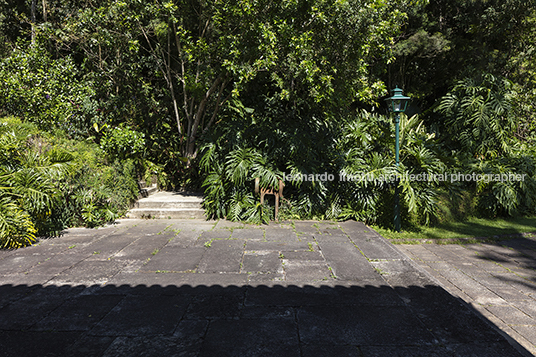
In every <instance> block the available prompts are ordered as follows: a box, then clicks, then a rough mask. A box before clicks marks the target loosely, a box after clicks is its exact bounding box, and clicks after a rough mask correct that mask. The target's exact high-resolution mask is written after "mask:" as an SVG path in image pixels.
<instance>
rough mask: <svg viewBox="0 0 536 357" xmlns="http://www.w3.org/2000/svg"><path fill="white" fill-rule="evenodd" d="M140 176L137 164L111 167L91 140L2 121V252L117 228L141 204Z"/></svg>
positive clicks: (128, 162) (124, 162) (16, 121)
mask: <svg viewBox="0 0 536 357" xmlns="http://www.w3.org/2000/svg"><path fill="white" fill-rule="evenodd" d="M136 176H137V174H136V169H135V165H134V161H133V160H132V159H124V160H116V161H115V162H114V163H113V164H112V165H109V164H107V163H106V161H105V159H104V155H103V153H102V151H101V149H100V148H99V147H98V146H97V145H96V144H94V143H91V142H89V141H87V140H86V141H73V140H69V139H67V138H66V137H65V134H62V133H61V132H60V131H56V132H55V135H51V134H47V133H41V132H40V131H38V129H37V126H36V125H35V124H31V123H27V122H21V121H20V120H19V119H16V118H5V119H1V120H0V247H3V248H17V247H21V246H25V245H29V244H31V243H33V242H34V241H35V237H37V236H54V235H58V234H59V233H60V232H61V230H62V229H64V228H66V227H72V226H86V227H95V226H98V225H102V224H104V223H107V222H113V221H114V220H116V219H117V218H119V217H121V216H122V215H123V214H124V213H125V212H126V210H128V208H129V206H130V204H131V203H132V202H133V201H134V200H135V199H136V198H137V195H138V186H137V180H136Z"/></svg>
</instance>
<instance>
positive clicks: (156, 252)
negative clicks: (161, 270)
mask: <svg viewBox="0 0 536 357" xmlns="http://www.w3.org/2000/svg"><path fill="white" fill-rule="evenodd" d="M159 251H160V249H158V248H156V249H155V250H153V252H152V253H151V254H152V255H157V254H158V252H159Z"/></svg>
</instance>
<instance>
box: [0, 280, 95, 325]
mask: <svg viewBox="0 0 536 357" xmlns="http://www.w3.org/2000/svg"><path fill="white" fill-rule="evenodd" d="M83 289H84V287H77V288H75V289H71V288H63V289H62V288H45V289H43V288H41V289H37V290H36V291H34V292H31V293H30V294H29V295H28V296H27V297H25V298H23V299H20V300H17V301H15V302H13V303H11V304H9V305H7V306H4V307H3V308H2V309H0V316H2V318H1V319H0V331H2V330H17V329H24V330H27V329H29V328H30V327H32V326H33V325H34V324H35V323H37V322H39V321H40V320H41V319H43V318H44V317H45V316H46V315H48V314H49V313H50V312H51V311H53V310H55V309H56V308H58V306H60V305H61V304H63V302H64V301H65V300H67V299H69V298H71V297H73V296H75V295H77V294H79V293H80V292H81V291H82V290H83Z"/></svg>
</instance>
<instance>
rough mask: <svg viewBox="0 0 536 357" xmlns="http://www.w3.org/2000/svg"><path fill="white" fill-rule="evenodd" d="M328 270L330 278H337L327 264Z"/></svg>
mask: <svg viewBox="0 0 536 357" xmlns="http://www.w3.org/2000/svg"><path fill="white" fill-rule="evenodd" d="M328 270H329V273H330V275H331V278H332V279H337V276H336V275H335V273H333V269H332V268H331V267H330V266H328Z"/></svg>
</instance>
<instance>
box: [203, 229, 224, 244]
mask: <svg viewBox="0 0 536 357" xmlns="http://www.w3.org/2000/svg"><path fill="white" fill-rule="evenodd" d="M229 238H231V231H230V230H227V229H217V230H212V231H204V232H203V233H201V235H200V236H199V240H200V241H203V242H206V241H210V240H213V239H229Z"/></svg>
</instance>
